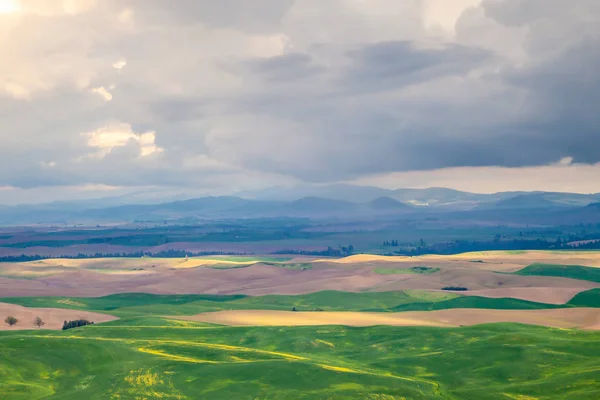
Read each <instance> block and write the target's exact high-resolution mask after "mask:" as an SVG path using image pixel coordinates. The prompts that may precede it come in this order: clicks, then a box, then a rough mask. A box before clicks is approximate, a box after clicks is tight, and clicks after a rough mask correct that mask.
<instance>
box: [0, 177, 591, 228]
mask: <svg viewBox="0 0 600 400" xmlns="http://www.w3.org/2000/svg"><path fill="white" fill-rule="evenodd" d="M317 189H319V190H320V193H318V194H321V196H303V197H299V198H294V199H291V200H289V199H288V200H282V199H277V198H271V197H272V196H271V194H272V193H273V192H272V190H274V189H267V190H266V191H265V192H264V194H263V195H262V196H255V198H248V197H240V196H218V197H214V196H208V197H199V198H191V199H187V200H177V201H170V202H162V203H156V204H124V205H114V201H116V200H115V199H112V200H111V201H108V202H107V203H108V204H107V206H106V207H102V206H101V205H100V204H101V201H100V200H98V201H94V202H90V201H82V202H76V201H74V202H54V203H48V204H39V205H21V206H5V207H1V208H0V223H1V224H4V225H9V224H35V223H41V224H52V223H67V224H73V223H84V224H91V223H95V222H98V223H102V222H111V223H116V222H133V221H154V222H158V221H177V220H187V221H188V222H191V223H192V222H194V221H202V220H212V219H229V218H242V219H246V218H274V217H301V218H337V219H340V218H341V219H353V218H355V219H361V218H376V217H386V216H388V217H394V216H403V215H404V216H405V215H421V214H432V213H433V214H440V213H441V214H448V213H456V212H458V213H461V212H468V211H472V214H471V215H479V214H481V213H483V214H482V215H484V216H490V215H491V216H493V215H496V211H503V212H508V211H509V210H513V212H511V213H510V214H511V215H517V214H518V211H519V210H546V211H548V212H550V211H556V212H558V211H560V210H574V211H573V212H575V213H577V212H579V211H578V210H580V209H582V208H586V207H588V206H590V207H589V208H587V210H592V212H593V211H594V206H591V205H593V204H598V203H600V194H577V193H551V192H529V193H526V192H503V193H496V194H476V193H468V192H461V191H458V190H453V189H444V188H429V189H397V190H387V189H381V188H372V187H366V186H353V185H331V186H325V187H318V188H317V187H310V190H311V191H313V192H314V191H316V190H317ZM321 189H322V190H321ZM336 190H338V191H336ZM301 192H302V191H298V190H289V189H287V191H286V190H283V189H282V191H281V193H279V195H278V196H275V197H287V198H291V197H293V196H292V194H294V195H299V194H300V193H301ZM382 194H384V195H382ZM247 195H248V193H247ZM327 196H329V197H327ZM357 199H360V200H357ZM596 208H598V207H596ZM498 215H501V214H498Z"/></svg>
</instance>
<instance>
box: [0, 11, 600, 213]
mask: <svg viewBox="0 0 600 400" xmlns="http://www.w3.org/2000/svg"><path fill="white" fill-rule="evenodd" d="M599 105H600V2H599V1H598V0H571V1H565V0H483V1H480V0H252V1H243V0H219V1H214V0H0V203H10V202H19V201H30V200H31V199H32V198H35V199H48V200H54V199H57V198H80V197H86V196H87V197H90V196H91V197H93V196H106V195H111V194H120V193H125V192H128V191H134V190H140V189H144V188H153V189H154V190H158V191H161V190H164V191H165V192H168V191H172V190H195V191H197V192H202V193H210V194H225V193H234V192H236V191H238V190H244V189H254V188H260V187H268V186H272V185H293V184H299V183H315V184H324V183H332V182H351V183H359V184H370V185H378V186H383V187H390V188H396V187H428V186H446V187H452V188H458V189H463V190H470V191H475V192H494V191H501V190H536V189H541V190H557V191H576V192H600V163H599V162H600V112H598V107H600V106H599Z"/></svg>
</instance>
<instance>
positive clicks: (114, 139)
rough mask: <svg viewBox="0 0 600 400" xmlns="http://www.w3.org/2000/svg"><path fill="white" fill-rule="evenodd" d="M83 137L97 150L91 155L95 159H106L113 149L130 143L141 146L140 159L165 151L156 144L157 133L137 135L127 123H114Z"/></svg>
mask: <svg viewBox="0 0 600 400" xmlns="http://www.w3.org/2000/svg"><path fill="white" fill-rule="evenodd" d="M82 135H84V136H85V137H87V144H88V146H89V147H93V148H95V149H96V152H94V153H92V154H90V156H91V157H94V158H104V157H106V156H107V155H108V154H110V153H111V152H112V151H113V149H115V148H118V147H124V146H127V145H128V144H130V143H134V144H137V146H139V156H140V157H146V156H150V155H152V154H156V153H162V152H163V151H164V149H162V148H160V147H158V146H157V145H156V143H155V140H156V133H155V132H152V131H150V132H144V133H135V132H133V130H132V129H131V125H129V124H126V123H114V124H111V125H109V126H106V127H103V128H100V129H98V130H96V131H93V132H88V133H83V134H82Z"/></svg>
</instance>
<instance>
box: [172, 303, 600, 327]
mask: <svg viewBox="0 0 600 400" xmlns="http://www.w3.org/2000/svg"><path fill="white" fill-rule="evenodd" d="M170 318H175V319H183V320H187V321H198V322H208V323H214V324H222V325H231V326H304V325H348V326H372V325H391V326H442V327H453V326H470V325H479V324H486V323H495V322H517V323H523V324H531V325H543V326H549V327H555V328H580V329H591V330H600V309H597V308H573V309H556V310H482V309H469V308H467V309H453V310H439V311H410V312H401V313H367V312H294V311H264V310H237V311H219V312H211V313H202V314H198V315H194V316H187V317H181V316H177V317H170Z"/></svg>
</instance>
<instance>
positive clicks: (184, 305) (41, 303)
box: [0, 289, 600, 317]
mask: <svg viewBox="0 0 600 400" xmlns="http://www.w3.org/2000/svg"><path fill="white" fill-rule="evenodd" d="M0 302H6V303H13V304H20V305H23V306H26V307H53V308H69V309H76V310H88V311H98V312H103V313H106V314H111V315H115V316H118V317H134V316H141V315H156V316H161V315H193V314H198V313H201V312H209V311H220V310H249V309H262V310H291V309H292V308H293V307H295V308H296V309H297V310H298V311H315V310H323V311H378V312H396V311H427V310H443V309H451V308H486V309H514V310H517V309H519V310H528V309H547V308H562V307H600V289H592V290H589V291H586V292H583V293H580V294H578V295H577V296H575V297H574V298H573V299H572V300H571V301H570V302H569V303H567V304H566V305H562V306H561V305H553V304H545V303H535V302H531V301H526V300H519V299H512V298H499V299H491V298H486V297H478V296H459V295H455V294H453V293H440V292H423V291H418V290H413V291H404V292H402V291H397V292H368V293H350V292H336V291H323V292H317V293H311V294H305V295H299V296H284V295H268V296H258V297H250V296H244V295H233V296H213V295H152V294H118V295H111V296H106V297H98V298H65V297H8V298H0Z"/></svg>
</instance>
